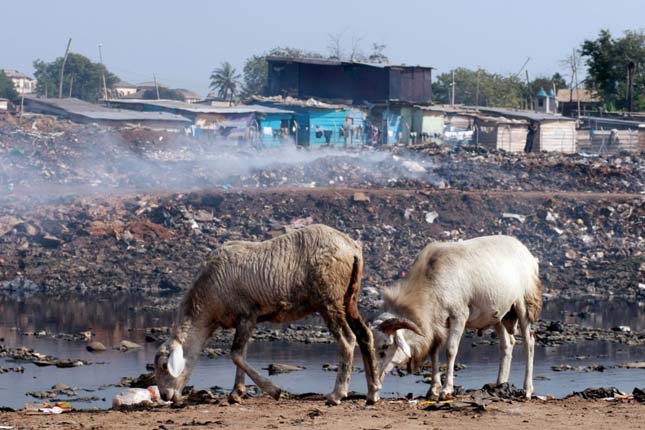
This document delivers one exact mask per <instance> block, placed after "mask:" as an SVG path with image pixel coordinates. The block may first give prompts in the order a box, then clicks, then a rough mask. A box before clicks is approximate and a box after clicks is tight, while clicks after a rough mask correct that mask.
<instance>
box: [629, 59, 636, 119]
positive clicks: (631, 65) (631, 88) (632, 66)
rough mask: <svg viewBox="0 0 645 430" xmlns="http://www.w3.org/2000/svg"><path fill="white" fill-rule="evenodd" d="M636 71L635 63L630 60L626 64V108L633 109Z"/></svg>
mask: <svg viewBox="0 0 645 430" xmlns="http://www.w3.org/2000/svg"><path fill="white" fill-rule="evenodd" d="M635 73H636V63H634V62H633V61H630V62H629V64H628V65H627V110H628V112H633V111H634V75H635Z"/></svg>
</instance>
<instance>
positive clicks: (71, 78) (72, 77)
mask: <svg viewBox="0 0 645 430" xmlns="http://www.w3.org/2000/svg"><path fill="white" fill-rule="evenodd" d="M73 86H74V75H72V76H70V78H69V95H68V97H72V87H73Z"/></svg>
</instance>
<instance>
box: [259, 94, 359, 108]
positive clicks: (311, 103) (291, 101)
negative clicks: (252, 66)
mask: <svg viewBox="0 0 645 430" xmlns="http://www.w3.org/2000/svg"><path fill="white" fill-rule="evenodd" d="M251 99H252V100H254V101H256V102H260V103H274V104H277V105H282V106H297V107H305V108H313V109H328V110H338V109H352V107H351V106H348V105H342V104H331V103H325V102H321V101H320V100H316V99H314V98H310V99H307V100H302V99H297V98H295V97H289V96H287V97H281V96H271V97H264V96H253V97H252V98H251Z"/></svg>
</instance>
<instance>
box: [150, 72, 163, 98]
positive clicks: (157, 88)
mask: <svg viewBox="0 0 645 430" xmlns="http://www.w3.org/2000/svg"><path fill="white" fill-rule="evenodd" d="M152 79H154V81H155V90H157V100H159V99H160V98H161V97H159V85H157V76H156V75H155V74H154V73H153V74H152Z"/></svg>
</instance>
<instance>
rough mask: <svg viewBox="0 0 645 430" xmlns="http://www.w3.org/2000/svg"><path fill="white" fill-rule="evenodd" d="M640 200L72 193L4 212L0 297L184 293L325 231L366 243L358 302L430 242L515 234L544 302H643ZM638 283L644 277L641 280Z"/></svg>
mask: <svg viewBox="0 0 645 430" xmlns="http://www.w3.org/2000/svg"><path fill="white" fill-rule="evenodd" d="M644 217H645V205H643V200H642V199H638V198H636V199H633V198H626V199H616V200H615V199H611V200H604V199H600V200H595V199H581V200H573V199H569V198H566V197H559V196H556V195H553V196H544V197H535V196H529V197H526V198H522V197H521V196H518V197H517V198H515V199H509V198H507V197H506V196H497V195H494V194H490V195H489V194H486V193H477V194H475V193H472V194H460V193H454V192H437V193H432V192H425V191H406V192H399V191H395V190H374V191H370V192H360V193H358V192H354V191H351V190H333V191H332V190H318V191H313V190H312V191H308V190H307V191H305V190H302V191H298V190H284V191H282V190H276V191H270V192H269V191H267V192H262V193H242V192H232V191H231V192H201V193H190V194H175V195H146V194H140V195H138V196H135V197H125V198H116V197H102V198H94V197H68V198H62V199H60V200H58V201H57V202H55V203H50V204H41V205H31V204H30V203H20V204H19V203H15V204H13V205H4V206H1V207H0V293H5V294H34V293H51V294H55V295H61V294H63V293H65V292H69V291H77V292H80V293H84V292H86V293H87V292H91V293H97V292H101V291H106V292H113V291H115V290H123V291H132V292H160V293H164V294H165V295H170V296H176V297H177V296H179V295H180V293H181V291H183V290H185V289H186V288H188V287H189V286H190V283H191V281H192V279H193V277H194V275H195V273H194V272H195V270H196V269H195V267H197V266H198V265H199V264H200V263H201V262H202V261H204V260H205V258H206V257H207V256H208V255H209V254H210V253H211V252H212V251H213V250H214V249H216V248H217V247H218V246H219V245H220V244H221V243H223V242H225V241H228V240H254V241H257V240H265V239H269V238H272V237H275V236H276V235H279V234H282V233H284V232H285V231H288V230H289V229H292V228H298V227H300V226H302V225H306V224H311V223H323V224H327V225H329V226H332V227H335V228H337V229H339V230H341V231H344V232H346V233H347V234H349V235H350V236H351V237H353V238H355V239H357V240H360V241H361V243H362V245H363V254H364V258H365V261H366V270H365V278H364V282H363V289H362V296H361V298H360V300H361V305H362V306H365V307H367V308H371V309H373V308H375V307H376V306H378V300H379V291H380V289H381V288H383V287H385V286H387V285H391V284H392V283H394V282H396V281H397V280H398V279H400V278H401V277H403V276H404V275H405V271H406V270H407V269H408V267H409V266H410V265H411V263H412V261H413V259H414V258H415V257H416V255H417V254H418V253H419V251H420V250H421V249H422V248H423V247H424V246H425V245H426V244H427V243H429V242H430V241H433V240H459V239H467V238H471V237H476V236H481V235H487V234H500V233H504V234H510V235H514V236H516V237H518V238H519V239H520V240H522V241H523V242H524V243H525V244H526V245H527V246H528V247H529V249H530V250H531V251H532V252H533V253H534V254H535V255H536V256H537V257H538V258H539V261H540V270H541V276H542V282H543V285H544V287H545V293H546V294H547V297H549V296H554V297H561V298H566V297H580V296H582V295H595V296H598V297H610V296H614V297H624V298H628V299H639V298H640V299H641V300H642V298H643V297H645V285H644V284H643V283H642V282H641V281H642V279H644V277H643V275H644V274H645V260H644V256H643V255H644V254H643V252H644V251H645V249H644V243H645V242H644V241H643V228H642V219H643V218H644ZM639 279H640V280H641V281H639Z"/></svg>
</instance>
